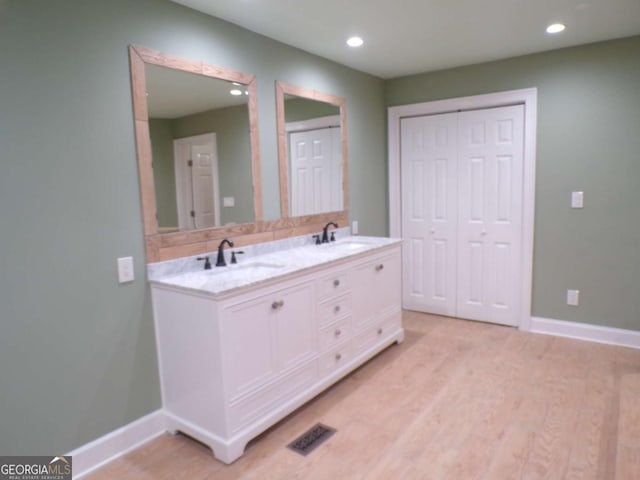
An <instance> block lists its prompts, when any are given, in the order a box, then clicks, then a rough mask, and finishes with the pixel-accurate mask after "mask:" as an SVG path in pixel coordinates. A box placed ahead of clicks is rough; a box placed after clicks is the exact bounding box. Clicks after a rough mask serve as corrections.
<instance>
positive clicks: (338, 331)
mask: <svg viewBox="0 0 640 480" xmlns="http://www.w3.org/2000/svg"><path fill="white" fill-rule="evenodd" d="M341 334H342V332H341V331H340V329H339V328H338V329H337V330H336V331H335V333H334V335H335V336H336V337H339V336H340V335H341Z"/></svg>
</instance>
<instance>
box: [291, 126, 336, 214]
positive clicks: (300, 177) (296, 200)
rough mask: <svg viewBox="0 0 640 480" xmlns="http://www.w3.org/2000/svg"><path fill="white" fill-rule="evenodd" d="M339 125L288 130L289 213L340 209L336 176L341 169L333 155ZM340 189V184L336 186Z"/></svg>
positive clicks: (309, 212)
mask: <svg viewBox="0 0 640 480" xmlns="http://www.w3.org/2000/svg"><path fill="white" fill-rule="evenodd" d="M339 133H340V132H339V129H335V128H321V129H317V130H308V131H303V132H292V133H290V134H289V162H290V166H289V168H290V175H289V177H290V183H291V188H290V190H289V191H290V192H291V198H290V199H289V201H290V204H291V215H292V216H299V215H311V214H314V213H321V212H331V211H335V210H341V209H342V207H341V205H342V194H341V193H340V195H336V188H335V187H333V188H332V185H339V186H340V187H341V186H342V183H341V182H340V181H336V177H337V176H338V175H340V172H341V169H342V160H341V158H340V157H341V155H337V154H336V152H337V149H338V146H339V141H338V140H339ZM340 190H341V188H340Z"/></svg>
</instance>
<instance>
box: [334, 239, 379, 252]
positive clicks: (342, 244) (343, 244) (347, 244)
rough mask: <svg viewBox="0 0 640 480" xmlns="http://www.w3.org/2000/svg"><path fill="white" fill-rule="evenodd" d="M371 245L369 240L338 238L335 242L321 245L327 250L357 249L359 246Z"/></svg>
mask: <svg viewBox="0 0 640 480" xmlns="http://www.w3.org/2000/svg"><path fill="white" fill-rule="evenodd" d="M369 246H371V244H370V243H369V242H366V241H361V240H339V241H337V242H332V243H327V244H325V245H323V247H324V248H327V249H329V250H345V251H351V250H359V249H361V248H367V247H369Z"/></svg>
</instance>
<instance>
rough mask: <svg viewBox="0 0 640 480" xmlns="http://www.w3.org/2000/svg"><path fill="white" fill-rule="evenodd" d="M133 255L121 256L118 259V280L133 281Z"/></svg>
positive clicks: (120, 281) (122, 281) (121, 281)
mask: <svg viewBox="0 0 640 480" xmlns="http://www.w3.org/2000/svg"><path fill="white" fill-rule="evenodd" d="M133 279H134V275H133V257H121V258H119V259H118V282H119V283H126V282H133Z"/></svg>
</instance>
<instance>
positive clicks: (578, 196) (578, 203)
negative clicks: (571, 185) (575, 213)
mask: <svg viewBox="0 0 640 480" xmlns="http://www.w3.org/2000/svg"><path fill="white" fill-rule="evenodd" d="M583 207H584V192H571V208H583Z"/></svg>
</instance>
